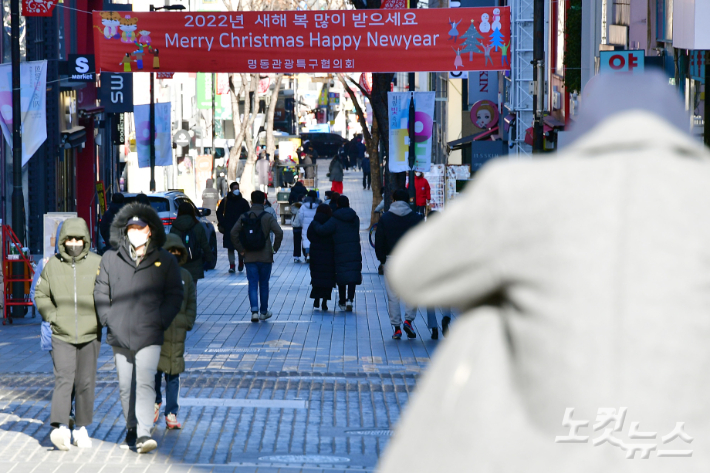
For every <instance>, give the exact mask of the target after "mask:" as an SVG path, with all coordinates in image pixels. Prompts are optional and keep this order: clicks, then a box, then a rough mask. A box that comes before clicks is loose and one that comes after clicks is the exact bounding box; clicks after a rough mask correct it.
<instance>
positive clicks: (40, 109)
mask: <svg viewBox="0 0 710 473" xmlns="http://www.w3.org/2000/svg"><path fill="white" fill-rule="evenodd" d="M20 97H21V99H20V109H21V110H22V165H23V166H24V165H25V164H27V162H28V161H29V160H30V158H31V157H32V155H33V154H35V151H37V149H39V147H40V146H41V145H42V143H44V141H45V140H46V139H47V61H30V62H23V63H21V64H20ZM0 128H2V134H3V136H4V137H5V141H7V144H8V145H9V146H10V148H12V66H11V65H10V64H2V65H0Z"/></svg>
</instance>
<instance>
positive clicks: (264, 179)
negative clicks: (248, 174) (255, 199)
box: [256, 153, 271, 194]
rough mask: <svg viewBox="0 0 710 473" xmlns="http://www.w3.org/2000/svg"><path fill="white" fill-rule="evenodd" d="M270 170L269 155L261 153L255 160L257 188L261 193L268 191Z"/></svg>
mask: <svg viewBox="0 0 710 473" xmlns="http://www.w3.org/2000/svg"><path fill="white" fill-rule="evenodd" d="M270 171H271V161H270V160H269V155H268V154H266V153H262V155H261V156H260V157H259V159H258V160H257V161H256V175H257V184H258V187H259V190H260V191H261V192H263V193H265V194H266V193H267V192H268V191H269V172H270Z"/></svg>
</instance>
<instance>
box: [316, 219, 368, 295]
mask: <svg viewBox="0 0 710 473" xmlns="http://www.w3.org/2000/svg"><path fill="white" fill-rule="evenodd" d="M312 225H314V226H315V232H316V233H317V234H318V235H321V236H330V235H332V236H333V244H334V245H335V246H334V247H335V279H336V281H337V283H338V284H362V252H361V249H360V218H359V217H358V216H357V214H356V213H355V211H354V210H353V209H351V208H349V207H348V208H344V209H338V210H336V211H335V212H333V217H331V219H330V220H328V221H327V222H325V223H324V224H320V223H318V222H316V221H313V224H312Z"/></svg>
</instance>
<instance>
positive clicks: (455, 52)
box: [93, 6, 510, 73]
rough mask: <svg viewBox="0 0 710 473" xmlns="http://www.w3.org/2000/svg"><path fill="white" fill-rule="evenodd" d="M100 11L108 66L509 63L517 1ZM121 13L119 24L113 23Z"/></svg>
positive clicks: (204, 68)
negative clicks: (419, 6)
mask: <svg viewBox="0 0 710 473" xmlns="http://www.w3.org/2000/svg"><path fill="white" fill-rule="evenodd" d="M453 14H454V13H453V12H452V10H451V9H449V8H429V9H426V10H420V9H401V10H398V9H395V10H382V11H376V10H331V11H328V10H315V11H279V12H276V11H273V12H261V11H231V12H184V13H182V12H180V13H178V12H110V11H100V12H98V11H97V12H94V13H93V23H94V49H95V54H96V64H97V67H98V68H99V70H101V71H108V72H161V71H171V72H233V73H284V72H285V73H293V72H302V73H315V72H323V73H333V72H410V71H412V72H417V71H420V72H430V71H433V72H436V71H440V72H448V71H459V70H461V71H479V70H488V71H499V70H510V60H509V59H508V55H509V52H510V8H509V7H497V6H490V7H478V8H457V9H456V10H455V17H454V16H452V15H453ZM116 15H118V16H119V20H120V23H121V31H120V32H119V33H116V34H114V31H113V30H111V29H110V28H108V29H107V28H106V27H105V26H106V25H110V24H111V22H112V21H115V20H114V17H115V16H116Z"/></svg>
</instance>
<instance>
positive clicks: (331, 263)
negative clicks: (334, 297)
mask: <svg viewBox="0 0 710 473" xmlns="http://www.w3.org/2000/svg"><path fill="white" fill-rule="evenodd" d="M328 220H330V217H328V216H327V215H325V214H322V213H321V214H319V213H316V216H315V217H314V218H313V222H311V224H310V225H309V226H308V231H307V236H308V240H309V241H310V242H311V249H310V259H311V286H313V287H328V288H332V287H335V245H334V243H333V237H332V236H323V235H319V234H318V233H317V232H316V229H315V225H314V224H315V223H317V224H319V225H322V224H324V223H326V222H327V221H328Z"/></svg>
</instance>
